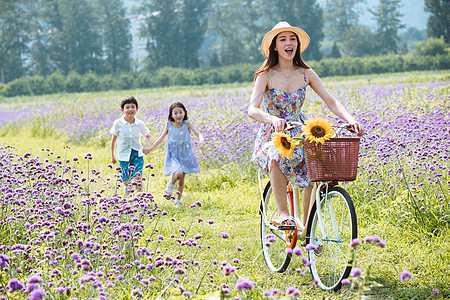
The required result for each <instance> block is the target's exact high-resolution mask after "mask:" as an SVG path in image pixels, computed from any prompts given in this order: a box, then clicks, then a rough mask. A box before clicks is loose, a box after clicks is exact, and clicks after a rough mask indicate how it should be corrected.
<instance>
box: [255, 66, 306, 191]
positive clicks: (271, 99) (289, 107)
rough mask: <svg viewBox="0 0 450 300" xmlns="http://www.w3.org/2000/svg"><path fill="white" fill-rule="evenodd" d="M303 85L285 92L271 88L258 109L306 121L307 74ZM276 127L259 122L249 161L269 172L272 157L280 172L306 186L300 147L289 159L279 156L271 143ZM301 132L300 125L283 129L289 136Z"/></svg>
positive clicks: (304, 166) (297, 120)
mask: <svg viewBox="0 0 450 300" xmlns="http://www.w3.org/2000/svg"><path fill="white" fill-rule="evenodd" d="M303 77H304V79H305V87H301V88H299V89H298V90H297V91H295V92H294V93H292V94H289V93H286V92H284V91H282V90H279V89H277V88H270V89H269V90H268V91H267V92H266V93H264V98H263V102H262V104H261V109H262V110H265V111H266V112H268V113H269V114H271V115H275V116H278V117H280V118H283V119H285V120H286V121H295V122H305V121H306V119H307V117H306V115H305V114H304V113H303V112H302V106H303V103H304V101H305V95H306V76H305V74H304V73H303ZM274 132H275V130H274V128H273V126H272V124H264V123H263V124H261V127H260V128H259V130H258V134H257V137H256V141H255V146H254V148H253V154H252V159H251V160H252V161H253V162H254V163H256V164H257V165H258V166H259V167H260V168H261V170H262V171H263V172H264V173H265V174H268V173H269V167H270V162H271V161H272V160H275V161H276V162H277V163H278V166H279V167H280V170H281V172H283V174H284V175H285V176H286V178H287V179H288V180H289V182H291V183H292V184H293V185H296V186H299V187H307V186H308V185H309V177H308V174H307V172H306V161H305V154H304V150H303V147H298V146H297V147H295V148H294V151H293V155H292V158H290V159H288V158H286V157H283V156H281V154H280V153H279V152H278V151H277V149H276V148H275V146H274V145H273V143H272V133H274ZM300 132H301V129H300V127H297V128H295V129H293V130H290V131H286V134H289V135H290V136H291V137H293V136H295V135H297V134H298V133H300Z"/></svg>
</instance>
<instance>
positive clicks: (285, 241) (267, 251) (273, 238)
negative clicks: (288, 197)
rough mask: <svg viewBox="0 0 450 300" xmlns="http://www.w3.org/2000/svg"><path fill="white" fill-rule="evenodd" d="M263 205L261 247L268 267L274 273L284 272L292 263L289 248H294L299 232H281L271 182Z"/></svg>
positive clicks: (265, 192) (265, 191)
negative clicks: (287, 250)
mask: <svg viewBox="0 0 450 300" xmlns="http://www.w3.org/2000/svg"><path fill="white" fill-rule="evenodd" d="M263 199H264V200H263V202H262V203H261V208H260V210H261V211H260V213H261V246H262V250H263V255H264V260H265V262H266V265H267V267H268V268H269V269H270V270H271V271H274V272H280V273H281V272H284V271H285V270H286V269H287V267H288V266H289V263H290V261H291V256H292V254H288V253H287V252H286V249H287V248H294V247H295V243H296V241H297V230H296V229H295V230H279V229H278V227H277V226H276V225H277V224H278V225H279V220H278V219H279V215H278V209H277V204H276V202H275V198H274V196H273V192H272V187H271V185H270V182H269V183H267V185H266V188H265V189H264V194H263Z"/></svg>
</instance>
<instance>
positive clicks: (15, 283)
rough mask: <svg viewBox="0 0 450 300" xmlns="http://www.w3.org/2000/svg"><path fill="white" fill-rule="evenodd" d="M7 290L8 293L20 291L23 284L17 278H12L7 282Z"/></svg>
mask: <svg viewBox="0 0 450 300" xmlns="http://www.w3.org/2000/svg"><path fill="white" fill-rule="evenodd" d="M7 288H8V292H10V293H14V292H15V291H20V290H22V289H23V283H22V282H21V281H20V280H19V279H17V278H12V279H11V280H10V281H9V282H8V286H7Z"/></svg>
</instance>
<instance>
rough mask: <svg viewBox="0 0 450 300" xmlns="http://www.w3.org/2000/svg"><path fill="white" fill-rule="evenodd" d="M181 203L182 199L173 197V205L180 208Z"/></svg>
mask: <svg viewBox="0 0 450 300" xmlns="http://www.w3.org/2000/svg"><path fill="white" fill-rule="evenodd" d="M182 204H183V200H182V199H175V206H176V207H178V208H180V207H181V205H182Z"/></svg>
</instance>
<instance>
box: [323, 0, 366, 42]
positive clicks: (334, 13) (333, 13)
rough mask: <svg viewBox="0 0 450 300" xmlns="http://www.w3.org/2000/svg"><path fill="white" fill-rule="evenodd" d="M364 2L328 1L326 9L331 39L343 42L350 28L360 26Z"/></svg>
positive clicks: (359, 0)
mask: <svg viewBox="0 0 450 300" xmlns="http://www.w3.org/2000/svg"><path fill="white" fill-rule="evenodd" d="M361 3H363V0H327V1H326V6H325V9H324V15H325V20H328V21H325V22H326V23H327V26H326V28H327V32H328V33H329V34H330V36H331V37H333V38H337V39H338V40H342V39H343V38H344V36H345V35H346V33H347V31H349V30H350V27H352V26H354V25H358V21H359V16H360V13H361V12H360V9H359V5H360V4H361Z"/></svg>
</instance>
